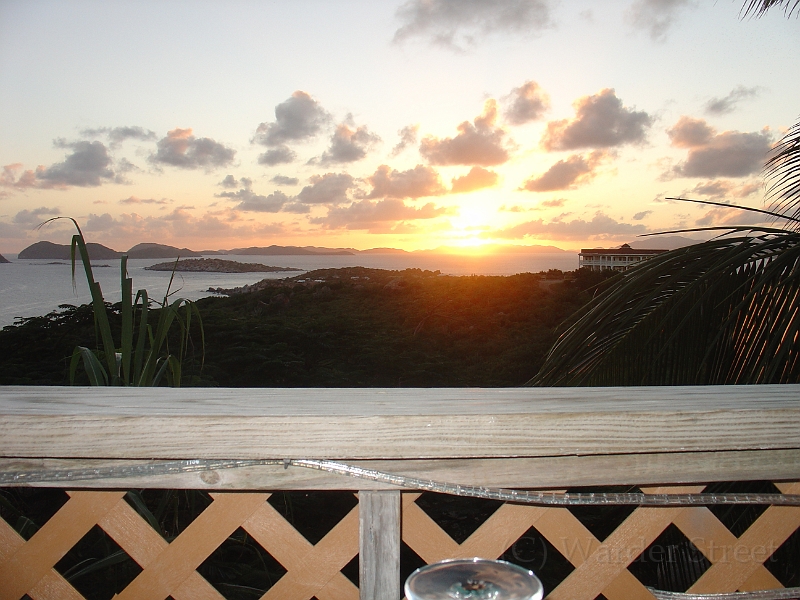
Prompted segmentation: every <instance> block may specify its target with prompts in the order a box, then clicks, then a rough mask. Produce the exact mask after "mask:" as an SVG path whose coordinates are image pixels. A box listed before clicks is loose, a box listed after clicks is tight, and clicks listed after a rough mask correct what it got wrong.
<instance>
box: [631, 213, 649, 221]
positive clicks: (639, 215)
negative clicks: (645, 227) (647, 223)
mask: <svg viewBox="0 0 800 600" xmlns="http://www.w3.org/2000/svg"><path fill="white" fill-rule="evenodd" d="M652 214H653V211H652V210H643V211H642V212H638V213H636V214H635V215H633V220H634V221H641V220H642V219H644V218H645V217H647V216H650V215H652Z"/></svg>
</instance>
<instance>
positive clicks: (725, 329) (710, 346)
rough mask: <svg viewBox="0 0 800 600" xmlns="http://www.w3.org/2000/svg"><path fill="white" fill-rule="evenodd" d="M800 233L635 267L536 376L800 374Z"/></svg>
mask: <svg viewBox="0 0 800 600" xmlns="http://www.w3.org/2000/svg"><path fill="white" fill-rule="evenodd" d="M798 297H800V233H797V232H781V233H779V234H774V233H772V234H761V235H759V236H755V237H736V238H729V239H718V240H713V241H710V242H706V243H703V244H696V245H694V246H689V247H687V248H681V249H679V250H674V251H672V252H668V253H665V254H662V255H660V256H657V257H655V258H652V259H650V260H648V261H646V262H644V263H642V264H641V265H639V266H637V267H636V268H634V269H631V270H629V271H626V272H625V273H623V274H622V276H621V277H620V278H619V279H618V280H615V283H614V284H613V285H612V286H611V287H610V288H609V289H607V290H606V291H605V292H603V293H602V294H600V295H599V296H598V297H597V298H596V299H595V300H593V301H592V302H591V303H590V304H589V305H588V306H587V307H585V308H584V309H583V311H581V312H580V313H579V314H578V315H576V316H575V317H573V319H572V320H571V321H570V323H569V324H568V329H567V330H566V331H565V332H564V333H563V334H562V335H561V336H560V337H559V339H558V341H557V342H556V344H555V345H554V346H553V348H552V349H551V351H550V353H549V354H548V356H547V358H546V360H545V363H544V365H543V366H542V368H541V370H540V371H539V373H538V374H537V375H536V377H534V378H533V379H532V380H531V381H530V382H529V383H530V384H532V385H682V384H698V385H699V384H722V383H770V382H775V383H777V382H790V381H791V382H795V381H800V339H798V338H799V335H798V331H799V330H800V311H799V310H798V306H799V305H798Z"/></svg>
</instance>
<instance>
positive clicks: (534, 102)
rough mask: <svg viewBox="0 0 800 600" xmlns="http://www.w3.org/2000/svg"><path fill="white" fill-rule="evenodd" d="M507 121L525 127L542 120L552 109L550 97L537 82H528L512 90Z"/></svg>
mask: <svg viewBox="0 0 800 600" xmlns="http://www.w3.org/2000/svg"><path fill="white" fill-rule="evenodd" d="M507 102H508V108H506V110H505V113H504V114H505V118H506V121H508V122H509V123H511V124H512V125H524V124H525V123H529V122H531V121H537V120H539V119H541V118H542V116H543V115H544V113H545V112H546V111H547V110H548V109H549V108H550V97H549V96H548V95H547V94H546V93H545V91H544V90H543V89H542V88H541V87H540V86H539V84H538V83H536V82H535V81H526V82H525V83H524V84H523V85H522V86H520V87H518V88H514V89H513V90H511V94H509V96H508V97H507Z"/></svg>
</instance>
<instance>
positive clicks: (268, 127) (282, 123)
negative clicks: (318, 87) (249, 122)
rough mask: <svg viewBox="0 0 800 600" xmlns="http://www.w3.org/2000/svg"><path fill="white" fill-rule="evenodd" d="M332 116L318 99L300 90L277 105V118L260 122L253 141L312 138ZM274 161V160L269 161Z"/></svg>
mask: <svg viewBox="0 0 800 600" xmlns="http://www.w3.org/2000/svg"><path fill="white" fill-rule="evenodd" d="M329 120H330V116H329V115H328V113H327V112H326V111H325V109H323V108H322V106H321V105H320V103H319V102H317V101H316V100H314V98H312V97H311V96H310V95H309V94H307V93H306V92H303V91H301V90H297V91H296V92H294V93H293V94H292V95H291V97H290V98H289V99H288V100H285V101H283V102H281V103H280V104H278V105H277V106H276V107H275V121H274V122H273V123H261V124H260V125H259V126H258V128H257V129H256V133H255V135H254V136H253V142H254V143H256V144H261V145H262V146H269V147H273V146H282V145H284V144H285V143H286V142H299V141H303V140H308V139H311V138H313V137H314V136H315V135H317V133H319V131H320V130H321V129H322V127H323V126H324V125H326V124H327V122H328V121H329ZM267 164H275V163H267Z"/></svg>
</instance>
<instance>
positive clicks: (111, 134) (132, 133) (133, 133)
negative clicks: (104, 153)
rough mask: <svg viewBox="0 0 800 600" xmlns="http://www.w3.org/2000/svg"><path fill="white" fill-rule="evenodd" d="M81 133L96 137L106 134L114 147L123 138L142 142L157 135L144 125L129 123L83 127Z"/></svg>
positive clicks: (122, 140) (123, 139)
mask: <svg viewBox="0 0 800 600" xmlns="http://www.w3.org/2000/svg"><path fill="white" fill-rule="evenodd" d="M81 135H83V136H85V137H98V136H101V135H102V136H106V137H107V138H108V140H109V141H110V142H111V145H112V146H114V147H116V146H119V145H120V144H121V143H122V142H124V141H125V140H140V141H142V142H147V141H150V140H155V139H156V138H157V137H158V136H156V132H155V131H150V130H149V129H145V128H144V127H139V126H136V125H131V126H128V127H98V128H96V129H83V130H81Z"/></svg>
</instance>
